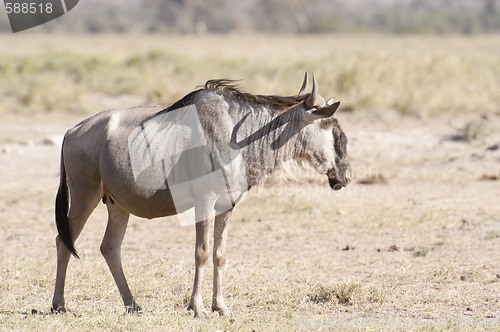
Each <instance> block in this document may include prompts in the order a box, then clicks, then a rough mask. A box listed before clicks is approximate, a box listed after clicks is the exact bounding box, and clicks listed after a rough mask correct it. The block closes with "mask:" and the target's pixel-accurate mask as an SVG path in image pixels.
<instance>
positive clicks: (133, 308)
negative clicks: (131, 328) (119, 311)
mask: <svg viewBox="0 0 500 332" xmlns="http://www.w3.org/2000/svg"><path fill="white" fill-rule="evenodd" d="M125 310H126V312H127V314H135V313H137V314H140V313H142V308H141V306H140V305H138V304H137V303H135V301H133V302H132V304H131V305H126V306H125Z"/></svg>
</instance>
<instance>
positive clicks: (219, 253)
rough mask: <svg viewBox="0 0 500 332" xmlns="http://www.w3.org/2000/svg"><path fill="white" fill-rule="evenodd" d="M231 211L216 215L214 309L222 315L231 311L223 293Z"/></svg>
mask: <svg viewBox="0 0 500 332" xmlns="http://www.w3.org/2000/svg"><path fill="white" fill-rule="evenodd" d="M231 213H232V210H229V211H226V212H224V213H222V214H219V215H218V216H217V217H215V226H214V251H213V261H214V290H213V295H212V311H217V312H218V313H219V314H220V315H221V316H223V315H227V314H228V313H229V310H228V309H227V306H226V304H225V303H224V297H223V295H222V270H223V269H224V264H225V263H226V240H227V229H228V228H227V226H228V223H229V219H230V217H231Z"/></svg>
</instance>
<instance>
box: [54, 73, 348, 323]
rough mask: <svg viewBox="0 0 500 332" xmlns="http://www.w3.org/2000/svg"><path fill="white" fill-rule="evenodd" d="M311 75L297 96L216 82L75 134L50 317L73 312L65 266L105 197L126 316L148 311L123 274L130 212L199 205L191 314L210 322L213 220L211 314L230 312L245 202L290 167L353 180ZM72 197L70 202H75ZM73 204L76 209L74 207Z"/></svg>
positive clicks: (63, 190) (336, 185)
mask: <svg viewBox="0 0 500 332" xmlns="http://www.w3.org/2000/svg"><path fill="white" fill-rule="evenodd" d="M306 90H307V73H306V76H305V78H304V83H303V84H302V88H301V89H300V92H299V94H298V96H291V97H281V96H262V95H252V94H249V93H245V92H242V91H240V90H239V89H238V88H237V87H236V86H235V83H234V81H230V80H210V81H208V82H207V83H206V84H205V86H204V88H201V89H198V90H196V91H193V92H191V93H189V94H187V95H186V96H185V97H183V98H182V99H180V100H179V101H177V102H176V103H174V104H173V105H172V106H170V107H167V108H165V107H161V106H151V107H138V108H131V109H123V110H110V111H105V112H102V113H99V114H97V115H95V116H93V117H91V118H88V119H86V120H84V121H82V122H81V123H79V124H78V125H76V126H75V127H74V128H72V129H70V130H69V131H68V132H67V133H66V135H65V137H64V142H63V146H62V149H61V177H60V186H59V190H58V193H57V197H56V224H57V230H58V233H59V234H58V235H57V237H56V245H57V276H56V284H55V290H54V298H53V300H52V310H53V311H62V312H64V311H65V310H66V308H65V302H64V284H65V278H66V270H67V267H68V262H69V259H70V257H71V254H73V255H74V256H75V257H78V255H77V252H76V250H75V247H74V241H75V240H76V239H77V237H78V235H79V234H80V232H81V231H82V229H83V227H84V225H85V222H86V221H87V219H88V217H89V216H90V214H91V213H92V211H93V210H94V209H95V207H96V206H97V204H98V202H99V201H100V200H101V199H102V201H103V203H105V204H106V207H107V209H108V224H107V228H106V232H105V234H104V239H103V241H102V244H101V247H100V249H101V253H102V255H103V256H104V258H105V260H106V263H107V264H108V266H109V269H110V270H111V274H112V275H113V278H114V280H115V282H116V285H117V286H118V289H119V291H120V295H121V297H122V299H123V303H124V304H125V307H126V309H127V311H129V312H132V311H138V310H141V309H140V307H139V306H138V305H137V304H136V302H135V300H134V297H133V296H132V293H131V292H130V289H129V287H128V285H127V281H126V280H125V276H124V273H123V270H122V264H121V254H120V248H121V244H122V240H123V238H124V235H125V230H126V228H127V223H128V219H129V216H130V214H134V215H136V216H139V217H144V218H155V217H162V216H170V215H176V214H182V213H184V212H185V211H192V209H193V208H194V220H192V223H195V227H196V246H195V265H196V269H195V277H194V286H193V293H192V296H191V300H190V303H189V307H188V308H189V309H192V310H193V311H194V316H195V317H199V316H203V315H206V311H205V308H204V306H203V303H202V297H201V281H202V276H203V268H204V266H205V264H206V262H207V260H208V257H209V252H208V242H209V239H208V235H209V226H210V225H211V224H212V223H214V248H213V263H214V281H213V282H214V283H213V298H212V310H213V311H217V312H219V314H221V315H223V314H226V313H227V312H228V309H227V306H226V305H225V304H224V299H223V296H222V281H221V271H222V268H223V266H224V262H225V255H226V239H227V225H228V222H229V219H230V216H231V213H232V209H233V207H234V206H235V205H236V204H237V203H238V202H239V201H240V199H241V197H242V195H243V194H244V193H245V192H246V191H247V190H249V189H250V188H251V187H252V186H254V185H256V184H257V183H259V181H260V180H261V179H263V177H264V176H265V175H266V174H269V173H271V172H273V171H274V170H275V169H277V168H279V167H280V166H281V165H283V163H285V162H287V161H291V160H305V161H307V162H309V163H310V164H311V165H312V166H313V167H314V168H315V169H316V170H317V171H318V172H319V173H321V174H325V175H326V176H328V180H329V183H330V186H331V187H332V188H333V189H335V190H338V189H340V188H342V187H345V186H346V185H347V184H348V183H349V182H350V174H349V173H350V166H349V163H348V161H347V159H346V158H347V151H346V145H347V137H346V136H345V134H344V132H343V131H342V129H341V128H340V126H339V124H338V122H337V120H336V119H335V118H334V117H333V114H334V113H335V111H336V110H337V108H338V106H339V104H340V103H339V102H334V101H333V98H332V99H329V100H328V101H325V99H323V98H322V97H321V96H320V95H319V94H318V84H317V82H316V78H315V77H313V88H312V92H311V93H307V92H306ZM69 200H71V202H69ZM69 203H71V204H69Z"/></svg>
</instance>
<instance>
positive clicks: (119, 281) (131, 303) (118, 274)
mask: <svg viewBox="0 0 500 332" xmlns="http://www.w3.org/2000/svg"><path fill="white" fill-rule="evenodd" d="M106 206H107V207H108V226H107V227H106V233H105V234H104V239H103V240H102V243H101V253H102V255H103V256H104V259H105V260H106V263H107V264H108V267H109V270H110V271H111V274H112V275H113V279H115V283H116V286H117V287H118V290H119V291H120V295H121V297H122V300H123V304H124V305H125V308H126V310H127V312H134V311H141V307H140V306H138V305H137V304H136V303H135V300H134V297H133V296H132V293H131V292H130V289H129V287H128V284H127V280H126V279H125V275H124V273H123V268H122V260H121V246H122V242H123V238H124V237H125V231H126V229H127V224H128V219H129V216H130V213H128V212H127V211H125V210H123V209H122V208H120V207H119V206H118V205H117V204H115V203H112V202H108V203H107V204H106Z"/></svg>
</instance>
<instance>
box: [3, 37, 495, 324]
mask: <svg viewBox="0 0 500 332" xmlns="http://www.w3.org/2000/svg"><path fill="white" fill-rule="evenodd" d="M0 55H1V56H0V75H1V76H0V116H1V121H0V230H1V232H0V241H1V255H0V280H1V282H0V326H1V329H4V330H71V331H73V330H77V331H79V330H250V331H251V330H255V331H260V330H266V331H274V330H282V331H289V330H301V329H309V330H310V329H312V330H316V329H329V328H336V327H343V328H348V329H365V328H366V329H368V330H377V331H379V330H380V331H381V330H385V329H386V328H387V327H388V326H392V327H394V328H397V329H400V330H412V329H414V330H427V329H435V330H450V329H454V328H463V329H478V330H482V329H484V330H500V204H499V203H500V182H499V177H500V106H499V105H500V81H499V80H498V77H500V38H499V37H496V36H489V37H469V38H465V37H448V38H443V37H381V36H354V37H353V36H314V37H313V36H302V37H292V36H289V37H287V36H284V37H283V36H282V37H266V36H228V37H222V36H220V37H216V36H202V37H199V36H198V37H170V36H167V37H160V36H157V37H143V36H121V37H113V36H76V37H75V36H72V37H71V38H67V37H64V36H58V35H37V36H33V35H12V36H11V35H6V36H0ZM304 70H309V71H310V72H315V73H316V74H317V77H318V80H319V84H320V93H321V94H322V95H324V96H326V97H331V96H337V97H338V99H339V100H341V101H342V105H341V108H340V109H339V111H338V114H337V118H338V119H339V121H340V123H341V124H342V126H343V129H344V131H345V132H346V133H347V136H348V137H349V140H350V141H349V145H348V149H349V154H350V159H351V164H352V167H353V183H352V184H351V185H350V186H348V187H347V188H344V189H342V190H341V191H339V192H333V191H331V190H330V189H329V187H328V185H327V182H326V179H324V178H322V177H320V176H317V175H315V174H314V172H312V171H311V170H309V169H303V168H298V167H295V168H293V169H292V173H294V176H293V177H292V179H284V178H282V177H280V176H278V177H275V178H273V179H270V180H269V181H268V183H267V184H266V186H265V187H264V186H263V187H259V188H254V189H252V190H251V191H250V193H249V195H248V197H247V198H246V200H245V201H243V202H242V203H241V204H240V205H238V206H237V207H236V209H235V212H234V214H233V221H232V224H231V226H230V230H229V240H228V260H227V264H226V270H225V274H224V285H225V296H226V301H227V304H228V306H229V308H230V310H231V315H230V316H229V317H218V315H215V314H214V315H209V318H208V319H199V320H194V319H193V318H192V313H190V312H188V311H187V310H186V306H187V304H188V301H189V296H190V292H191V288H192V281H193V274H194V273H193V270H194V229H193V227H187V228H181V227H179V226H178V223H177V221H176V220H175V219H173V218H163V219H156V220H143V219H139V218H131V221H130V223H129V228H128V231H127V235H126V237H125V241H124V245H123V250H122V255H123V262H124V269H125V273H126V275H127V277H128V280H129V284H130V286H131V289H132V291H133V293H134V294H135V296H136V299H137V301H138V303H139V304H140V305H141V306H142V307H143V309H144V312H143V313H142V314H126V313H125V311H124V308H123V307H122V302H121V299H120V296H119V294H118V291H117V289H116V286H115V284H114V281H113V280H112V277H111V274H110V272H109V270H108V268H107V266H106V264H105V262H104V259H103V258H102V257H101V255H100V252H99V245H100V241H101V239H102V235H103V234H104V229H105V226H106V209H105V207H104V206H103V205H102V204H101V205H99V206H98V208H97V209H96V211H95V212H94V214H93V215H92V216H91V218H90V219H89V221H88V223H87V225H86V228H85V229H84V231H83V233H82V235H81V236H80V238H79V239H78V241H77V243H76V244H77V248H78V249H79V252H80V255H81V260H80V261H76V260H74V259H72V261H71V262H70V266H69V270H68V277H67V287H66V302H67V306H68V308H69V310H70V312H69V313H67V314H61V315H53V314H50V303H51V299H52V292H53V286H54V279H55V262H56V259H55V244H54V238H55V235H56V228H55V224H54V221H53V219H54V217H53V214H54V211H53V202H54V197H55V193H56V191H57V186H58V183H59V157H60V146H59V145H58V139H57V138H58V137H61V136H62V135H63V134H64V132H65V131H66V130H67V129H68V128H70V127H71V126H73V125H74V124H76V123H77V122H79V121H80V120H81V119H83V118H84V117H86V116H88V115H89V114H93V113H95V112H97V111H100V110H103V109H106V108H110V107H122V106H135V105H138V104H146V103H166V104H168V103H171V102H172V101H175V100H176V98H179V97H181V96H182V95H184V94H185V93H187V92H189V91H191V90H192V89H194V88H195V87H196V86H197V85H201V84H203V83H204V82H205V81H206V80H207V79H210V78H219V77H228V78H243V79H244V81H242V82H241V85H242V87H244V88H245V90H248V91H250V92H254V93H261V94H283V95H291V94H295V93H297V91H298V89H299V87H300V84H301V79H302V75H303V71H304ZM54 137H55V139H54ZM204 281H205V282H204V286H205V287H204V301H205V306H206V307H209V305H210V300H211V287H212V286H211V265H210V264H209V265H208V266H207V273H206V275H205V279H204ZM388 324H389V325H388ZM390 324H392V325H390Z"/></svg>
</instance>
